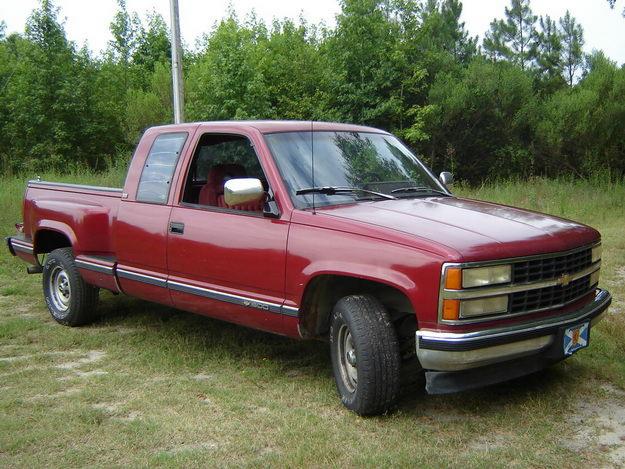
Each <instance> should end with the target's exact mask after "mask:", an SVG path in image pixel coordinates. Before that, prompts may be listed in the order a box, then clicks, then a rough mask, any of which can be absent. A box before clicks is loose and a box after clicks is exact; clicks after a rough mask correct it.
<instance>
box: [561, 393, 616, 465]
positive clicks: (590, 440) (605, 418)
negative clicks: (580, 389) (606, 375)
mask: <svg viewBox="0 0 625 469" xmlns="http://www.w3.org/2000/svg"><path fill="white" fill-rule="evenodd" d="M601 387H602V389H604V390H605V391H607V392H608V393H609V394H610V395H611V396H612V397H614V399H613V400H604V401H594V402H587V401H582V402H579V403H578V404H577V405H576V406H575V411H574V412H573V414H574V417H572V423H574V424H575V425H576V426H578V428H579V430H577V432H576V433H575V435H574V436H573V438H572V439H570V440H569V439H567V440H566V441H564V442H563V445H564V446H566V447H567V448H569V449H571V450H573V451H582V450H584V449H587V448H588V447H589V446H596V447H599V448H600V449H601V450H602V451H603V452H604V453H605V454H606V455H607V456H608V459H609V460H610V461H611V462H612V463H613V464H614V465H617V466H621V465H625V406H624V405H623V404H622V403H621V402H618V401H619V398H620V400H622V397H623V391H621V390H620V389H617V388H614V387H613V386H612V385H609V384H606V385H603V386H601Z"/></svg>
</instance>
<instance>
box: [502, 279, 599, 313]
mask: <svg viewBox="0 0 625 469" xmlns="http://www.w3.org/2000/svg"><path fill="white" fill-rule="evenodd" d="M591 286H592V285H590V275H587V276H585V277H582V278H579V279H577V280H574V281H572V282H571V283H569V284H568V285H567V286H566V287H563V286H561V285H556V286H554V287H546V288H539V289H537V290H528V291H522V292H517V293H513V294H512V295H510V312H511V313H521V312H524V311H533V310H537V309H547V308H550V307H552V306H558V305H563V304H565V303H569V302H571V301H573V300H575V299H577V298H580V297H582V296H583V295H584V294H585V293H588V292H589V291H590V287H591Z"/></svg>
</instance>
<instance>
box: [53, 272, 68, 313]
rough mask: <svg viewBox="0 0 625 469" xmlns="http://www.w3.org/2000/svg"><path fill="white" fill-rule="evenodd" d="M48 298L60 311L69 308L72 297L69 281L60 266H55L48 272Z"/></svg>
mask: <svg viewBox="0 0 625 469" xmlns="http://www.w3.org/2000/svg"><path fill="white" fill-rule="evenodd" d="M49 287H50V299H51V300H52V303H53V304H54V307H55V308H56V309H57V310H58V311H61V312H65V311H67V310H68V309H69V303H70V301H71V297H72V287H71V286H70V283H69V276H68V275H67V272H66V271H65V269H63V268H62V267H59V266H57V267H55V268H54V270H52V273H51V274H50V280H49Z"/></svg>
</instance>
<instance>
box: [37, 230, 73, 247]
mask: <svg viewBox="0 0 625 469" xmlns="http://www.w3.org/2000/svg"><path fill="white" fill-rule="evenodd" d="M72 234H73V233H72ZM33 241H34V242H33V247H34V252H35V253H36V254H47V253H50V252H52V251H54V250H55V249H59V248H71V247H73V245H74V243H73V242H72V237H71V235H68V234H67V233H66V232H64V231H62V230H59V229H58V228H50V227H41V228H39V229H38V230H37V231H36V232H35V236H34V238H33Z"/></svg>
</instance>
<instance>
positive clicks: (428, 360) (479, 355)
mask: <svg viewBox="0 0 625 469" xmlns="http://www.w3.org/2000/svg"><path fill="white" fill-rule="evenodd" d="M611 302H612V297H611V295H610V293H609V292H607V291H605V290H600V289H597V291H596V293H595V299H594V300H593V301H592V302H591V303H589V304H588V305H586V306H584V307H583V308H580V309H578V310H577V311H572V312H570V313H567V314H565V315H562V316H557V317H550V318H543V319H539V320H534V321H532V322H525V323H521V324H515V325H513V326H506V327H500V328H494V329H484V330H480V331H473V332H465V333H456V332H440V331H431V330H420V331H417V337H416V344H417V356H418V358H419V361H420V362H421V366H422V367H423V368H424V369H425V370H433V371H459V370H467V369H471V368H478V367H482V366H486V365H491V364H493V363H499V362H505V361H509V360H514V359H517V358H521V357H525V356H528V355H533V354H537V353H540V352H541V351H543V350H546V349H548V348H549V347H550V346H551V345H552V344H553V341H554V339H555V338H556V337H557V335H558V332H559V331H560V330H561V329H562V328H563V327H566V326H570V325H573V324H577V323H581V322H584V321H588V320H589V321H591V325H595V324H596V323H597V322H599V321H600V320H601V319H602V316H603V313H605V311H606V310H607V309H608V306H610V303H611ZM562 358H564V357H562Z"/></svg>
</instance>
